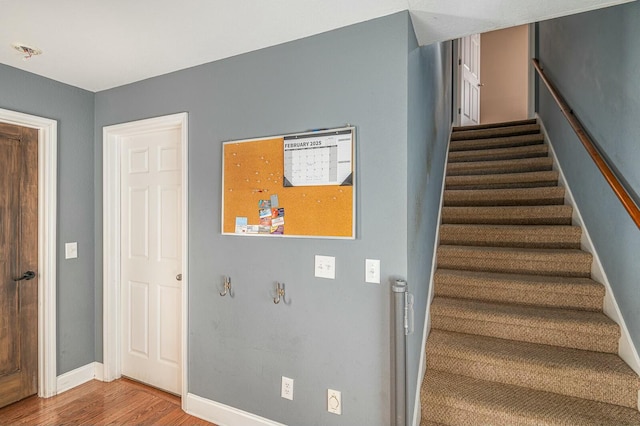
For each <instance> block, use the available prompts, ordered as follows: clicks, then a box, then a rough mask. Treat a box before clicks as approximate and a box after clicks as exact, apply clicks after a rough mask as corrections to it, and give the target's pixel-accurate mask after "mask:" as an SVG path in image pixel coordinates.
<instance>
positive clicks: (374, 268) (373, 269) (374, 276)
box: [364, 259, 380, 284]
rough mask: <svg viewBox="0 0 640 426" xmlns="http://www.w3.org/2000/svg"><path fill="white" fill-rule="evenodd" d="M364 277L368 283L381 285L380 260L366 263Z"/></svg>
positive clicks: (367, 260) (370, 260) (371, 260)
mask: <svg viewBox="0 0 640 426" xmlns="http://www.w3.org/2000/svg"><path fill="white" fill-rule="evenodd" d="M364 277H365V279H364V280H365V281H366V282H368V283H374V284H380V259H366V260H365V261H364Z"/></svg>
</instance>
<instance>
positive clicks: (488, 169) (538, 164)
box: [447, 157, 553, 176]
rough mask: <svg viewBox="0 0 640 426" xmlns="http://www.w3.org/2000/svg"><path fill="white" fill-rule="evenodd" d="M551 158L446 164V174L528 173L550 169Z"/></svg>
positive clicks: (551, 166)
mask: <svg viewBox="0 0 640 426" xmlns="http://www.w3.org/2000/svg"><path fill="white" fill-rule="evenodd" d="M552 168H553V160H551V159H550V158H549V157H540V158H533V159H529V160H528V161H512V162H506V163H505V162H493V161H487V162H483V161H472V162H461V163H453V162H449V163H448V164H447V176H469V175H492V174H505V173H529V172H544V171H551V169H552Z"/></svg>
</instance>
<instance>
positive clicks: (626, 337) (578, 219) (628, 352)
mask: <svg viewBox="0 0 640 426" xmlns="http://www.w3.org/2000/svg"><path fill="white" fill-rule="evenodd" d="M536 118H537V119H538V123H539V124H540V128H541V130H542V133H543V134H544V138H545V140H546V141H547V143H548V145H549V153H550V154H551V157H552V158H553V164H554V166H553V167H554V168H555V169H556V170H558V173H559V178H558V179H559V184H560V185H561V186H562V187H564V189H565V193H566V195H565V200H566V202H567V203H568V204H569V205H571V206H572V207H573V217H572V219H573V223H575V224H576V225H579V226H580V227H581V228H582V240H581V241H580V245H581V248H582V250H584V251H587V252H589V253H591V254H592V255H593V263H592V265H591V278H593V280H595V281H598V282H599V283H601V284H602V285H604V288H605V295H604V304H603V311H604V313H605V315H607V316H608V317H609V318H611V319H612V320H613V321H615V322H616V323H617V324H618V325H619V326H620V340H619V342H618V355H619V356H620V358H622V359H623V360H624V362H626V363H627V364H628V365H629V367H631V369H632V370H633V371H635V372H636V373H637V374H639V375H640V357H639V356H638V352H637V351H636V348H635V346H633V343H632V340H631V335H630V334H629V329H628V328H627V324H626V323H625V321H624V318H623V317H622V313H621V312H620V308H619V307H618V303H617V302H616V299H615V296H614V295H613V290H612V289H611V283H610V282H609V279H608V277H607V274H606V273H605V271H604V268H603V267H602V263H601V262H600V257H599V256H598V252H597V251H596V249H595V246H594V245H593V241H592V240H591V236H590V235H589V230H588V229H587V227H586V226H584V221H583V220H582V215H581V214H580V209H579V208H578V205H577V204H576V202H575V199H574V198H573V194H572V192H571V188H569V185H567V181H566V179H565V177H564V173H563V171H562V167H561V166H560V163H559V162H558V157H557V156H556V152H555V151H554V149H553V145H552V144H551V140H550V139H549V134H548V133H547V129H545V127H544V123H542V120H541V119H540V117H539V116H538V115H537V114H536ZM638 399H639V401H640V392H639V396H638ZM638 407H639V408H640V405H639V406H638Z"/></svg>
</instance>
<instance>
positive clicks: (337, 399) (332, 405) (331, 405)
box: [327, 389, 342, 414]
mask: <svg viewBox="0 0 640 426" xmlns="http://www.w3.org/2000/svg"><path fill="white" fill-rule="evenodd" d="M327 411H328V412H330V413H333V414H342V393H341V392H340V391H337V390H333V389H327Z"/></svg>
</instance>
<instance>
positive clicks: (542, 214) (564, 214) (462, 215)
mask: <svg viewBox="0 0 640 426" xmlns="http://www.w3.org/2000/svg"><path fill="white" fill-rule="evenodd" d="M571 214H572V209H571V207H569V206H563V205H558V206H548V207H547V206H538V208H528V207H521V208H518V207H511V206H504V207H483V206H478V207H443V208H442V223H443V224H485V225H571Z"/></svg>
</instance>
